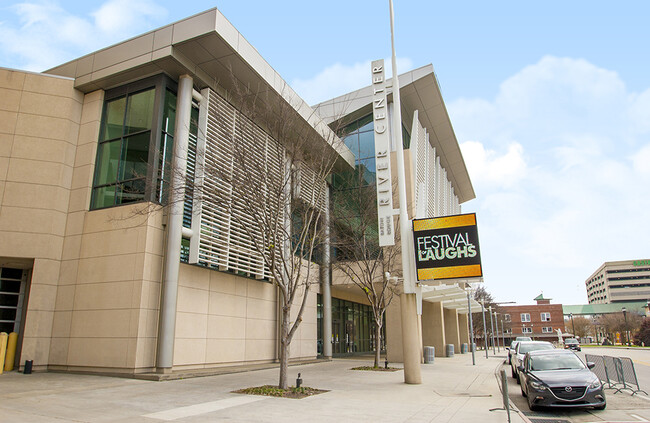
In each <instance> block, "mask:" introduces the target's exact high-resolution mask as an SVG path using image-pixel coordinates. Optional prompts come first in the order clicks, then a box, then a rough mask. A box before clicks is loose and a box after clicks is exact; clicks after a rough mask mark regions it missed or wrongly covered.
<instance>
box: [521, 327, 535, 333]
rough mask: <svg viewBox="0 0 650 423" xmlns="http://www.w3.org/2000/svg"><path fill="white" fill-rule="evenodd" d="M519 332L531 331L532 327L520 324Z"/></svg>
mask: <svg viewBox="0 0 650 423" xmlns="http://www.w3.org/2000/svg"><path fill="white" fill-rule="evenodd" d="M521 333H533V328H532V327H528V326H522V328H521Z"/></svg>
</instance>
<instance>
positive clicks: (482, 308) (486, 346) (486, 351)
mask: <svg viewBox="0 0 650 423" xmlns="http://www.w3.org/2000/svg"><path fill="white" fill-rule="evenodd" d="M481 310H482V312H483V348H485V358H488V343H487V326H486V323H485V303H484V302H483V301H481Z"/></svg>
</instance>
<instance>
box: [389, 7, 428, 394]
mask: <svg viewBox="0 0 650 423" xmlns="http://www.w3.org/2000/svg"><path fill="white" fill-rule="evenodd" d="M389 4H390V29H391V31H390V32H391V34H390V35H391V44H392V50H393V54H392V64H393V104H394V105H395V107H394V112H393V130H392V133H393V136H394V137H395V140H396V142H395V144H396V145H395V147H396V148H395V152H396V156H397V186H398V189H399V223H400V241H401V244H400V249H401V251H402V273H403V278H404V283H403V288H404V292H403V293H402V295H401V296H400V305H401V312H402V348H403V350H404V382H405V383H409V384H421V383H422V372H421V369H420V348H419V344H420V342H419V341H420V337H419V335H418V333H417V331H418V322H417V319H418V317H417V307H416V305H417V301H416V298H415V280H414V279H413V275H414V273H415V272H414V270H413V268H414V263H412V262H413V261H414V256H413V255H412V254H410V252H411V251H412V248H413V244H412V242H413V241H412V238H413V237H412V232H413V231H412V229H411V221H410V220H409V217H408V212H407V210H408V204H407V202H406V198H407V197H406V181H405V178H406V172H405V168H404V146H403V144H402V110H401V104H400V92H399V79H398V76H397V57H396V55H395V35H394V33H395V31H394V27H395V23H394V18H393V1H392V0H389Z"/></svg>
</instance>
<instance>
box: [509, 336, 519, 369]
mask: <svg viewBox="0 0 650 423" xmlns="http://www.w3.org/2000/svg"><path fill="white" fill-rule="evenodd" d="M519 342H521V341H517V340H516V339H515V340H514V341H512V342H511V343H510V347H506V349H507V350H508V358H507V363H508V364H512V355H513V354H514V353H515V349H516V348H517V344H518V343H519Z"/></svg>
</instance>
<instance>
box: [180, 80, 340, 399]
mask: <svg viewBox="0 0 650 423" xmlns="http://www.w3.org/2000/svg"><path fill="white" fill-rule="evenodd" d="M231 95H232V98H230V99H229V100H230V101H231V102H233V103H235V104H237V109H238V111H237V112H236V113H234V118H233V119H232V121H229V122H228V123H226V124H223V126H224V128H222V130H221V134H222V135H221V136H223V137H227V138H228V139H227V143H226V144H225V145H222V146H221V147H219V148H221V150H219V151H216V152H214V151H213V152H212V153H210V152H209V151H202V152H197V155H204V159H205V160H203V162H204V163H205V164H204V167H203V169H202V173H203V175H204V178H203V181H202V182H199V183H197V185H196V186H194V187H193V190H194V194H193V195H194V199H195V201H200V202H202V203H204V204H205V203H211V204H214V205H217V206H218V207H219V208H220V209H221V210H223V211H224V212H225V213H224V217H223V219H228V220H229V222H230V223H229V224H231V225H237V227H238V229H239V231H240V233H244V236H243V237H241V238H242V239H232V240H228V243H229V245H228V248H237V247H238V246H240V245H241V246H242V249H244V247H245V248H247V249H250V250H252V251H253V253H252V254H251V257H250V262H251V263H257V264H256V265H257V266H259V268H263V269H264V274H268V276H266V277H267V278H268V279H269V280H271V281H272V282H273V284H274V285H275V286H277V287H278V289H279V293H280V295H279V302H280V304H279V307H280V319H279V320H280V321H279V357H278V358H279V363H280V375H279V383H278V386H279V387H280V388H281V389H287V387H288V378H287V371H288V363H289V359H290V345H291V342H292V340H293V338H294V336H295V334H296V332H297V330H298V328H299V326H300V323H301V322H302V319H303V313H304V311H305V308H306V305H307V301H308V297H309V293H310V288H311V286H312V285H313V284H316V283H318V282H319V280H318V279H319V278H318V271H317V266H316V265H315V263H314V262H315V260H316V257H315V255H316V253H317V252H318V249H319V248H320V246H321V244H322V243H323V237H324V226H323V214H324V213H325V211H326V209H325V207H326V202H325V201H326V198H327V197H326V194H327V193H326V190H327V189H328V185H327V183H326V178H327V177H328V176H329V175H330V174H331V173H332V171H333V169H334V166H335V164H336V163H337V160H338V158H339V156H338V153H337V148H338V147H337V143H339V142H341V141H340V139H339V138H338V137H336V136H335V135H334V132H332V131H330V130H320V131H319V130H316V129H314V127H312V126H311V125H309V124H308V123H307V122H309V121H316V120H319V119H317V118H316V116H313V115H312V116H308V117H306V118H305V117H301V116H300V115H298V113H297V112H296V110H297V109H299V108H300V107H299V106H300V104H298V103H296V104H292V100H291V98H292V97H291V94H288V93H287V94H286V95H280V96H277V95H271V94H268V93H265V94H260V93H259V92H254V91H253V90H251V89H250V88H248V87H245V86H243V85H241V84H238V83H236V81H235V83H233V91H232V93H231ZM283 97H284V99H283ZM224 101H225V100H224ZM297 101H300V102H301V100H299V99H297ZM224 104H225V103H224ZM214 124H215V125H221V124H222V123H220V122H216V123H214ZM219 130H220V129H219V128H217V129H215V131H219ZM206 136H207V137H208V140H207V144H208V146H209V145H210V139H209V136H210V134H206ZM207 148H208V147H206V150H207ZM211 154H212V156H211ZM214 155H217V156H219V155H220V156H219V157H226V159H219V160H213V159H212V158H213V156H214ZM202 230H204V229H203V228H202ZM224 248H226V246H225V245H224ZM254 265H255V264H251V266H254ZM294 306H297V307H298V309H297V311H296V310H295V308H294Z"/></svg>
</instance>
